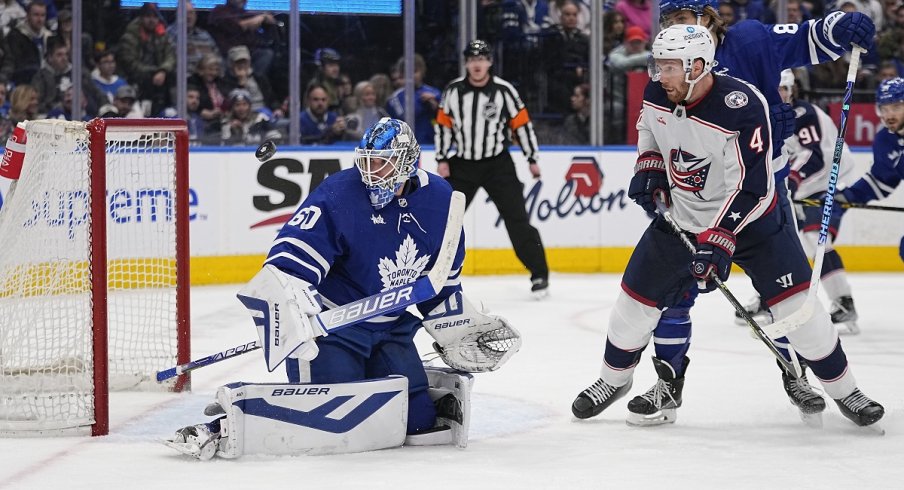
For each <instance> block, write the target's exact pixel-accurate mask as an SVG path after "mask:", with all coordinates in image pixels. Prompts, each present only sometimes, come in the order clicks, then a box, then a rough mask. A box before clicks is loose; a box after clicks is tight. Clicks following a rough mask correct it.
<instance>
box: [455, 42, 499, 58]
mask: <svg viewBox="0 0 904 490" xmlns="http://www.w3.org/2000/svg"><path fill="white" fill-rule="evenodd" d="M462 54H463V55H465V58H468V57H469V56H486V57H487V58H490V57H492V56H493V53H492V50H491V49H490V45H489V44H487V42H486V41H484V40H482V39H475V40H473V41H471V42H469V43H468V45H467V47H465V50H464V51H462Z"/></svg>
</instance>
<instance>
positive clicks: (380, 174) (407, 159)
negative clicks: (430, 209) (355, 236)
mask: <svg viewBox="0 0 904 490" xmlns="http://www.w3.org/2000/svg"><path fill="white" fill-rule="evenodd" d="M420 155H421V147H420V145H418V143H417V139H415V137H414V132H413V131H412V130H411V127H410V126H408V124H407V123H405V121H401V120H398V119H392V118H389V117H384V118H382V119H380V120H379V121H377V122H376V123H375V124H374V125H373V126H371V127H370V128H368V129H367V131H366V132H365V133H364V137H363V138H361V142H360V143H358V147H357V148H355V166H356V167H358V171H359V172H360V173H361V180H362V181H363V182H364V186H365V187H366V188H367V191H368V193H369V194H370V204H371V205H372V206H373V207H374V208H376V209H382V208H384V207H386V205H388V204H389V203H390V202H392V200H393V199H394V198H395V193H396V192H397V191H398V190H399V189H400V188H401V187H402V185H404V184H405V181H407V180H408V178H409V177H411V176H412V175H414V173H415V172H417V161H418V158H419V157H420Z"/></svg>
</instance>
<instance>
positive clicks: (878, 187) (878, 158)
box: [844, 128, 904, 252]
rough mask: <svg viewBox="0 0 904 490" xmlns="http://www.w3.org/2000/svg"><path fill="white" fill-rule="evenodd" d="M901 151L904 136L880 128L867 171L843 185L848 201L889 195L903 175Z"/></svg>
mask: <svg viewBox="0 0 904 490" xmlns="http://www.w3.org/2000/svg"><path fill="white" fill-rule="evenodd" d="M902 155H904V136H901V135H900V134H898V133H892V132H891V131H889V130H888V128H882V129H880V130H879V131H878V132H877V133H876V137H875V139H874V140H873V164H872V166H871V167H870V169H869V172H867V173H866V174H864V175H863V177H861V178H860V180H858V181H857V182H854V184H853V185H851V186H850V187H848V188H847V189H845V192H844V195H845V196H846V197H847V198H848V200H849V201H850V202H856V203H866V202H869V201H872V200H873V199H884V198H886V197H888V196H889V194H891V193H892V192H893V191H894V190H895V188H896V187H898V184H900V183H901V179H904V164H902V163H901V156H902ZM902 247H904V242H902ZM902 252H904V248H902Z"/></svg>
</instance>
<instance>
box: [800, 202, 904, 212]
mask: <svg viewBox="0 0 904 490" xmlns="http://www.w3.org/2000/svg"><path fill="white" fill-rule="evenodd" d="M794 204H801V205H804V206H809V207H813V206H819V207H822V205H823V203H822V200H820V199H795V200H794ZM833 205H836V206H841V207H842V208H844V209H869V210H873V211H897V212H899V213H904V208H896V207H894V206H876V205H873V204H860V203H859V202H838V201H835V203H834V204H833Z"/></svg>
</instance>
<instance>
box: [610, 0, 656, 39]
mask: <svg viewBox="0 0 904 490" xmlns="http://www.w3.org/2000/svg"><path fill="white" fill-rule="evenodd" d="M615 10H617V11H619V12H621V13H622V15H624V16H625V28H628V27H631V26H637V27H640V28H641V29H643V32H644V34H646V35H647V38H649V37H650V28H651V27H652V26H651V24H652V21H651V19H652V15H653V14H652V7H651V4H650V0H618V3H616V4H615Z"/></svg>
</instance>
